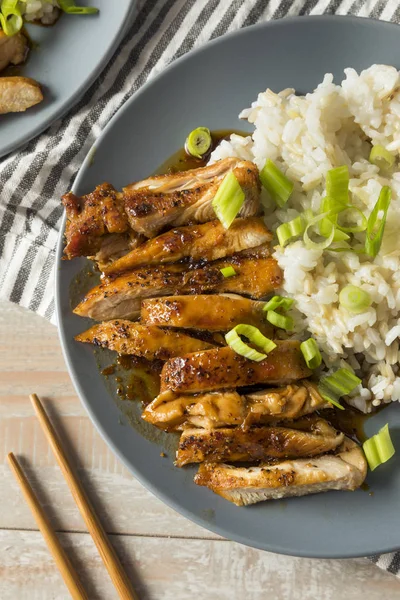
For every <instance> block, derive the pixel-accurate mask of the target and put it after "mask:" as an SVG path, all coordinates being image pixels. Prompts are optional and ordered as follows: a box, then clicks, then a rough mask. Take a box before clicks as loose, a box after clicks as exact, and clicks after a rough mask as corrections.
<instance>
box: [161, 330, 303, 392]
mask: <svg viewBox="0 0 400 600" xmlns="http://www.w3.org/2000/svg"><path fill="white" fill-rule="evenodd" d="M276 343H277V347H276V348H275V349H274V350H272V352H270V353H269V354H268V356H267V358H264V360H262V361H261V362H255V361H253V360H249V359H247V358H244V357H243V356H239V354H236V353H235V352H234V351H233V350H231V349H230V348H229V347H228V346H226V347H223V348H215V349H213V350H205V351H203V352H194V353H193V354H187V355H186V356H181V357H179V358H171V359H170V360H168V361H167V362H166V363H165V365H164V367H163V369H162V372H161V392H165V391H167V390H169V391H172V392H176V393H179V394H182V393H189V394H195V393H196V392H207V391H213V390H217V389H223V388H232V387H239V386H245V385H253V384H257V383H268V384H270V385H274V384H275V385H281V384H282V385H283V384H285V383H290V382H293V381H296V380H297V379H304V378H305V377H308V376H309V375H311V371H310V369H308V367H307V366H306V363H305V362H304V358H303V355H302V353H301V351H300V342H298V341H291V340H289V341H278V342H276Z"/></svg>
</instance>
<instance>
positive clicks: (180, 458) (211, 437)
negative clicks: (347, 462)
mask: <svg viewBox="0 0 400 600" xmlns="http://www.w3.org/2000/svg"><path fill="white" fill-rule="evenodd" d="M343 439H344V434H343V433H341V432H340V431H336V429H334V428H333V427H331V426H330V425H329V423H328V422H327V421H325V420H324V419H320V418H317V417H305V418H303V419H300V420H299V421H296V423H295V427H291V428H289V427H279V426H272V427H253V428H251V429H249V430H246V431H244V430H243V429H242V428H241V427H234V428H233V429H227V428H224V429H185V431H184V432H183V433H182V435H181V438H180V440H179V446H178V450H177V453H176V463H175V464H176V465H177V466H178V467H183V466H185V465H188V464H190V463H200V462H251V461H254V460H256V461H260V460H261V461H265V460H269V459H270V458H302V457H304V456H316V455H318V454H324V453H325V452H330V451H331V450H334V449H335V448H337V447H338V446H339V445H340V444H341V443H342V442H343Z"/></svg>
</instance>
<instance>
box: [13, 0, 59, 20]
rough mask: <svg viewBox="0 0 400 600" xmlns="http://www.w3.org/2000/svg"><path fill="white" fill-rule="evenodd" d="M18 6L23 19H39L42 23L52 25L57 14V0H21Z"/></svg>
mask: <svg viewBox="0 0 400 600" xmlns="http://www.w3.org/2000/svg"><path fill="white" fill-rule="evenodd" d="M19 8H20V9H21V15H22V16H23V17H24V19H25V21H40V22H41V23H43V25H52V24H53V23H54V21H55V20H56V19H57V18H58V15H59V4H58V2H57V0H23V1H20V2H19Z"/></svg>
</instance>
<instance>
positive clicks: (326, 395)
mask: <svg viewBox="0 0 400 600" xmlns="http://www.w3.org/2000/svg"><path fill="white" fill-rule="evenodd" d="M360 383H361V379H359V378H358V377H357V376H356V375H354V373H352V372H351V371H349V369H338V370H337V371H336V373H333V375H329V376H328V377H324V378H323V379H321V381H320V382H319V386H318V390H319V393H320V394H321V396H322V397H323V399H324V400H326V401H327V402H330V403H331V404H333V405H334V406H337V408H340V409H341V410H344V406H342V405H341V404H340V402H339V398H340V397H341V396H345V395H346V394H350V392H352V391H353V390H354V389H355V388H356V387H357V386H358V385H359V384H360Z"/></svg>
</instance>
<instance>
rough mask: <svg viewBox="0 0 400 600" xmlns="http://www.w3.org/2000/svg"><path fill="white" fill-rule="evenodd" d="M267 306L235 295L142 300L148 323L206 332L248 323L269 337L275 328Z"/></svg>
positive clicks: (142, 313)
mask: <svg viewBox="0 0 400 600" xmlns="http://www.w3.org/2000/svg"><path fill="white" fill-rule="evenodd" d="M210 306H212V310H210ZM264 306H265V302H259V301H255V300H249V299H248V298H243V297H242V296H235V295H234V294H219V295H214V296H209V295H203V296H197V295H195V296H167V297H165V298H150V299H148V300H143V302H142V308H141V312H140V317H141V320H142V322H143V323H146V324H147V325H159V326H160V327H179V328H183V329H199V330H206V331H228V330H229V329H232V327H235V325H239V324H240V323H247V324H248V325H254V326H255V327H258V329H260V331H261V332H262V333H263V334H264V335H266V336H267V337H270V336H271V335H272V332H273V328H272V326H271V325H270V324H269V323H268V322H267V320H266V318H265V312H263V308H264Z"/></svg>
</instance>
